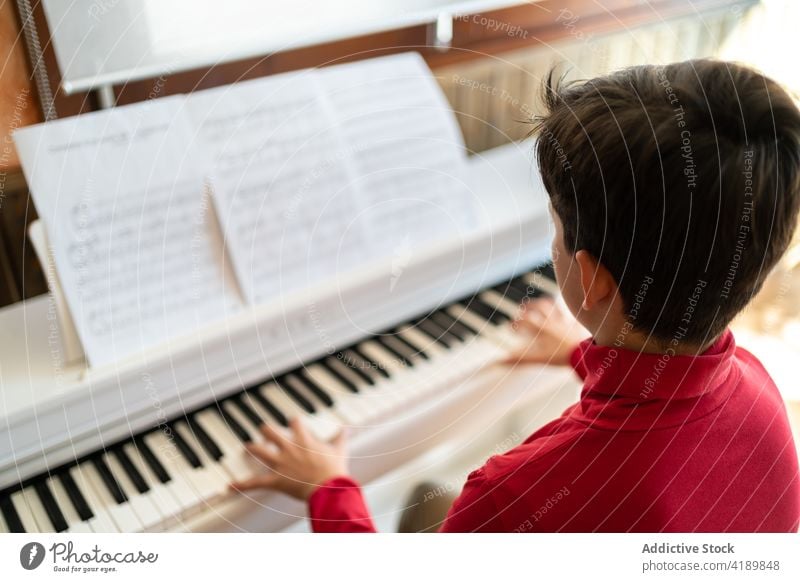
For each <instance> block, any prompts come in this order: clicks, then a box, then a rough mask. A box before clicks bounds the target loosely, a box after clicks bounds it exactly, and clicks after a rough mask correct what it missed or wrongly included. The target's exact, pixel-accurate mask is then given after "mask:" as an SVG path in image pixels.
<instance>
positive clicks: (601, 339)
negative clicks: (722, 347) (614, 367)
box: [592, 326, 717, 356]
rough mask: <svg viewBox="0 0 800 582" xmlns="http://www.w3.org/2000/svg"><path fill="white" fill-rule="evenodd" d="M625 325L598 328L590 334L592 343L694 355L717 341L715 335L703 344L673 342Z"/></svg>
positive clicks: (647, 352)
mask: <svg viewBox="0 0 800 582" xmlns="http://www.w3.org/2000/svg"><path fill="white" fill-rule="evenodd" d="M625 330H628V328H627V327H624V326H620V327H619V328H617V329H600V330H597V331H596V332H595V333H593V334H592V338H593V339H594V343H596V344H597V345H600V346H606V347H613V348H617V349H620V348H622V349H625V350H631V351H634V352H639V353H643V354H665V353H668V352H669V353H670V354H671V355H676V356H696V355H698V354H702V353H703V352H704V351H706V350H707V349H708V348H709V347H711V345H712V344H713V343H714V342H715V341H717V337H714V338H711V340H710V341H708V342H706V343H705V344H703V345H699V344H696V343H689V342H686V341H679V342H677V343H675V344H673V342H672V341H670V340H662V339H657V338H653V337H648V336H647V334H643V333H641V332H638V331H634V330H628V331H627V332H626V331H625Z"/></svg>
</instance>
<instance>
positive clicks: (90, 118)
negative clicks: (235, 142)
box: [14, 97, 241, 366]
mask: <svg viewBox="0 0 800 582" xmlns="http://www.w3.org/2000/svg"><path fill="white" fill-rule="evenodd" d="M182 104H183V98H182V97H173V98H167V99H159V100H156V101H153V102H147V103H142V104H137V105H134V106H128V107H121V108H115V109H110V110H108V111H103V112H98V113H92V114H89V115H82V116H79V117H74V118H67V119H63V120H57V121H53V122H49V123H46V124H40V125H37V126H32V127H29V128H25V129H22V130H20V131H18V132H16V133H15V136H14V137H15V141H16V143H17V148H18V150H19V154H20V159H21V161H22V166H23V170H24V172H25V176H26V178H27V179H28V183H29V185H30V187H31V193H32V196H33V200H34V202H35V204H36V208H37V210H38V212H39V215H40V216H41V218H42V220H43V221H44V223H45V226H46V228H47V232H48V237H49V239H50V241H51V243H52V245H53V253H54V259H55V264H56V267H57V269H58V273H59V277H60V280H61V284H62V286H63V289H64V293H65V296H66V299H67V302H68V304H69V307H70V310H71V311H72V315H73V318H74V320H75V325H76V327H77V330H78V335H79V336H80V338H81V341H82V343H83V346H84V349H85V351H86V356H87V359H88V361H89V363H90V365H91V366H98V365H102V364H108V363H112V362H115V361H117V360H120V359H122V358H124V357H126V356H130V355H132V354H135V353H137V352H139V351H140V350H142V349H144V348H147V347H150V346H154V345H156V344H159V343H161V342H163V341H165V340H168V339H171V338H179V337H181V336H184V337H185V336H186V335H187V334H188V333H190V332H191V331H193V330H195V329H197V328H199V327H202V326H205V325H207V324H209V323H210V322H212V321H216V320H219V319H221V318H223V317H226V316H227V315H229V314H231V313H233V312H235V311H237V310H238V309H240V308H241V299H240V298H239V297H238V294H237V292H236V291H235V287H234V286H232V285H231V283H233V281H232V276H231V275H230V274H226V273H225V271H224V261H223V257H224V254H223V252H224V251H223V247H222V240H221V237H220V236H219V233H218V231H217V229H216V227H217V225H216V218H215V216H214V215H213V212H212V209H211V207H210V203H209V200H208V197H207V196H206V193H205V190H206V188H205V180H204V178H203V174H204V168H205V166H206V164H205V163H204V162H203V158H202V156H201V154H200V152H198V151H197V149H196V147H194V144H193V142H192V140H191V137H192V136H191V128H190V126H189V125H188V124H187V119H186V116H185V115H183V113H182Z"/></svg>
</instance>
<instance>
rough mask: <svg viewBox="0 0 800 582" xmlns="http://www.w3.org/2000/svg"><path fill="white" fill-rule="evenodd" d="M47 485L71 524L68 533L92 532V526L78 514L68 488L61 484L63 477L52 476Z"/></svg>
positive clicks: (68, 523)
mask: <svg viewBox="0 0 800 582" xmlns="http://www.w3.org/2000/svg"><path fill="white" fill-rule="evenodd" d="M47 485H48V487H49V488H50V492H51V493H52V494H53V498H54V499H55V500H56V503H58V508H59V509H60V510H61V513H62V515H63V516H64V519H65V520H66V522H67V525H68V526H69V528H68V529H67V531H66V533H91V531H92V528H91V527H89V524H88V523H87V522H85V521H83V520H82V519H81V516H80V515H78V511H77V510H76V509H75V506H74V505H72V500H71V499H70V498H69V495H68V494H67V490H66V489H64V486H63V485H62V484H61V479H59V478H57V477H50V478H49V479H48V480H47Z"/></svg>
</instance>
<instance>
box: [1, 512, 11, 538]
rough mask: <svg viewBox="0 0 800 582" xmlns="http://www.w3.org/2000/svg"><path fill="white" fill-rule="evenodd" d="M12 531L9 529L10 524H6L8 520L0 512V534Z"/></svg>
mask: <svg viewBox="0 0 800 582" xmlns="http://www.w3.org/2000/svg"><path fill="white" fill-rule="evenodd" d="M4 533H10V532H9V531H8V526H7V525H6V520H5V519H3V516H2V514H0V534H4Z"/></svg>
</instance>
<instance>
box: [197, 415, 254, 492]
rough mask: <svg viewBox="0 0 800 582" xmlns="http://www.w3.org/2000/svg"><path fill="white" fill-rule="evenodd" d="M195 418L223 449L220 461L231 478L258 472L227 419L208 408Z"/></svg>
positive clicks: (247, 477)
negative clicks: (226, 421)
mask: <svg viewBox="0 0 800 582" xmlns="http://www.w3.org/2000/svg"><path fill="white" fill-rule="evenodd" d="M194 419H195V422H197V423H198V424H200V425H201V426H202V427H203V430H205V431H206V432H207V433H208V435H209V436H210V437H211V438H213V439H214V442H215V443H216V444H217V446H218V447H219V448H220V450H221V451H222V454H223V456H222V459H220V461H219V462H220V464H221V465H222V466H223V467H224V468H225V470H226V471H228V474H229V475H230V476H231V479H233V480H235V481H244V480H245V479H249V478H250V477H253V476H255V475H256V474H257V472H256V471H255V468H254V467H253V466H252V464H251V463H249V462H248V460H247V458H246V455H248V453H247V452H246V450H245V448H244V445H243V444H242V441H240V440H239V439H238V438H237V437H236V435H235V434H233V433H232V432H231V431H230V429H229V428H228V426H227V425H226V424H225V421H224V420H222V418H221V417H220V416H219V415H218V414H217V412H216V411H215V410H211V409H206V410H204V411H203V412H200V413H198V414H196V415H195V417H194Z"/></svg>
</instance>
